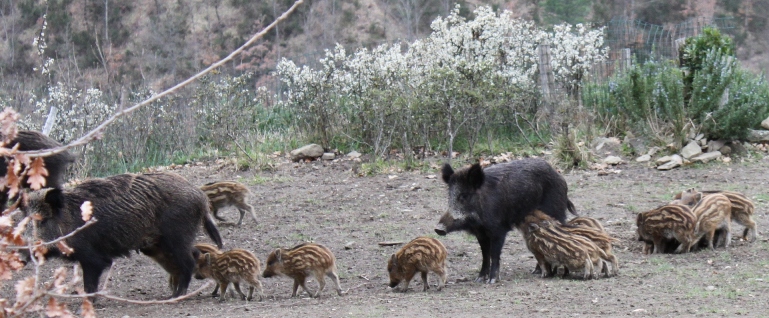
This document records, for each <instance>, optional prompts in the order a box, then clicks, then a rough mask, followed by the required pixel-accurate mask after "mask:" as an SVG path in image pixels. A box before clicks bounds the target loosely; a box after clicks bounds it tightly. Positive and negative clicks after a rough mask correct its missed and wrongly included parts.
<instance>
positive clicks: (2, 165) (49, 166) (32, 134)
mask: <svg viewBox="0 0 769 318" xmlns="http://www.w3.org/2000/svg"><path fill="white" fill-rule="evenodd" d="M16 144H18V145H19V148H18V150H21V151H27V150H41V149H50V148H56V147H59V146H61V144H60V143H58V142H56V141H55V140H53V139H52V138H50V137H48V136H46V135H43V134H41V133H39V132H36V131H30V130H22V131H19V132H18V133H17V134H16V138H14V139H13V140H12V141H11V142H10V143H9V144H8V145H5V147H7V148H13V147H14V146H15V145H16ZM73 162H75V156H73V155H72V154H71V153H70V152H69V151H63V152H60V153H57V154H55V155H51V156H48V157H44V158H43V164H45V169H46V170H48V176H47V177H46V178H45V186H44V187H45V188H59V189H61V188H62V186H64V181H65V180H64V175H65V173H66V172H67V167H69V165H70V164H72V163H73ZM22 169H23V167H22ZM7 174H8V159H6V158H5V157H2V162H0V177H4V176H6V175H7ZM21 177H22V178H21V180H20V182H21V183H20V186H21V187H23V188H28V187H29V183H27V176H21ZM12 199H14V200H15V198H12ZM7 203H8V188H7V186H6V185H5V184H3V185H2V190H0V208H2V209H0V210H5V206H6V204H7Z"/></svg>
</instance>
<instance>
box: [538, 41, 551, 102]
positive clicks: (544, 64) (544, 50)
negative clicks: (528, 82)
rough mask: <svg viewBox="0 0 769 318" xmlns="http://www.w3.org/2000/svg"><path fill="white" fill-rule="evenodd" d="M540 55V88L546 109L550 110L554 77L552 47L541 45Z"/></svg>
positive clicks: (539, 48)
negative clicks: (551, 63)
mask: <svg viewBox="0 0 769 318" xmlns="http://www.w3.org/2000/svg"><path fill="white" fill-rule="evenodd" d="M537 54H538V55H539V86H540V90H541V92H542V97H543V99H544V100H545V107H547V108H548V110H550V83H551V77H552V74H551V72H552V67H550V46H549V45H547V44H541V45H540V46H538V47H537Z"/></svg>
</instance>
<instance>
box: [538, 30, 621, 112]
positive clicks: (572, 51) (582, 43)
mask: <svg viewBox="0 0 769 318" xmlns="http://www.w3.org/2000/svg"><path fill="white" fill-rule="evenodd" d="M548 42H549V43H550V57H551V58H550V66H551V67H552V69H553V75H554V76H555V81H556V82H558V83H561V84H562V85H563V86H564V88H566V91H567V92H568V93H569V95H570V96H572V97H575V98H576V97H577V93H578V92H579V88H580V86H581V85H582V79H583V78H584V77H585V73H586V72H587V71H588V70H590V68H591V67H592V66H593V65H594V64H595V63H596V62H600V61H602V60H604V59H606V58H607V54H608V48H607V47H604V46H603V28H600V29H597V30H589V29H588V28H587V27H586V26H585V25H583V24H582V23H579V24H577V25H576V32H574V31H572V26H571V25H569V24H560V25H556V26H554V27H553V34H551V35H550V39H549V41H548Z"/></svg>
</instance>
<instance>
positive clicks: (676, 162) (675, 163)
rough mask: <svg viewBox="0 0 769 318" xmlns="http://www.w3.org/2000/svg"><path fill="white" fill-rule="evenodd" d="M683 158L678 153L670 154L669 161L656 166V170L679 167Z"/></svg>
mask: <svg viewBox="0 0 769 318" xmlns="http://www.w3.org/2000/svg"><path fill="white" fill-rule="evenodd" d="M683 162H684V160H683V158H681V156H679V155H672V156H670V161H669V162H668V163H666V164H664V165H661V166H659V167H657V170H670V169H673V168H677V167H680V166H681V164H683Z"/></svg>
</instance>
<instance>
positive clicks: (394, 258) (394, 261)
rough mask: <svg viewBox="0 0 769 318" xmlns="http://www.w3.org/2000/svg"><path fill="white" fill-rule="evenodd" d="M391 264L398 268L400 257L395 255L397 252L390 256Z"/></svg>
mask: <svg viewBox="0 0 769 318" xmlns="http://www.w3.org/2000/svg"><path fill="white" fill-rule="evenodd" d="M390 264H392V265H393V268H397V267H398V258H397V257H395V254H393V256H392V257H390Z"/></svg>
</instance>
